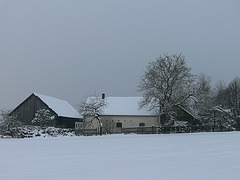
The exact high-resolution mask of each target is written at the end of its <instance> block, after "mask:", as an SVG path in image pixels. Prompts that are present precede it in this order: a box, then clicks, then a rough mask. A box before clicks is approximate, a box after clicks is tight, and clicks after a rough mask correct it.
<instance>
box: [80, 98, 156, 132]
mask: <svg viewBox="0 0 240 180" xmlns="http://www.w3.org/2000/svg"><path fill="white" fill-rule="evenodd" d="M102 98H104V100H105V104H106V106H105V107H103V109H102V113H101V116H100V121H99V120H98V119H97V118H95V119H94V117H88V118H86V119H85V122H90V121H92V120H93V121H92V123H90V124H88V123H86V124H87V125H86V126H85V128H86V129H96V128H99V127H100V123H102V125H103V129H104V131H105V132H108V133H119V132H121V128H130V127H152V126H155V127H157V126H159V121H158V115H157V114H155V113H154V112H153V111H148V110H147V109H139V105H138V103H139V102H140V101H141V97H107V98H105V95H103V96H102ZM79 127H81V126H79V123H76V129H78V128H79Z"/></svg>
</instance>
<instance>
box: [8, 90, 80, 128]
mask: <svg viewBox="0 0 240 180" xmlns="http://www.w3.org/2000/svg"><path fill="white" fill-rule="evenodd" d="M39 109H46V110H49V111H50V112H51V114H52V115H53V116H55V120H56V124H55V126H56V127H62V128H74V127H75V122H82V121H83V117H82V116H81V115H80V114H79V112H78V111H77V110H76V109H75V108H73V107H72V106H71V105H70V104H69V103H68V102H67V101H65V100H61V99H57V98H54V97H50V96H45V95H42V94H38V93H32V94H31V95H30V96H29V97H28V98H27V99H25V100H24V101H23V102H22V103H21V104H20V105H18V106H17V107H16V108H15V109H14V110H13V111H12V112H11V113H10V115H16V116H17V117H18V118H19V119H20V120H21V121H22V122H23V123H24V124H31V121H32V120H33V119H34V117H35V113H36V112H37V111H38V110H39Z"/></svg>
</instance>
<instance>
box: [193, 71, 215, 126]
mask: <svg viewBox="0 0 240 180" xmlns="http://www.w3.org/2000/svg"><path fill="white" fill-rule="evenodd" d="M196 107H197V115H198V118H199V119H200V120H201V122H202V123H203V124H205V125H207V124H208V123H209V121H210V120H212V117H213V109H214V99H213V89H212V87H211V78H210V77H209V76H206V75H205V74H203V73H201V74H200V75H199V76H198V77H197V83H196Z"/></svg>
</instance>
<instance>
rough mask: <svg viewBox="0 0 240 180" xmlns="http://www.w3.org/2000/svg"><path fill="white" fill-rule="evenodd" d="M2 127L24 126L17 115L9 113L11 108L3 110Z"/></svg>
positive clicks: (0, 121)
mask: <svg viewBox="0 0 240 180" xmlns="http://www.w3.org/2000/svg"><path fill="white" fill-rule="evenodd" d="M0 113H1V115H0V117H1V120H0V123H1V127H2V128H3V129H7V130H9V129H11V128H16V127H20V126H22V122H21V121H20V120H19V118H18V116H17V115H9V113H10V110H1V112H0Z"/></svg>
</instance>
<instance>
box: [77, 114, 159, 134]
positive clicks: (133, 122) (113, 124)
mask: <svg viewBox="0 0 240 180" xmlns="http://www.w3.org/2000/svg"><path fill="white" fill-rule="evenodd" d="M92 120H93V118H92V117H88V118H86V119H85V122H86V123H85V129H96V128H97V129H98V128H99V127H100V124H99V121H98V120H97V119H94V120H93V121H92ZM90 121H92V122H91V123H90ZM101 121H102V123H103V129H104V130H105V131H108V132H111V133H118V132H119V128H118V127H117V123H122V128H131V127H139V125H140V123H144V125H145V127H152V126H154V127H157V126H159V122H158V117H157V116H101ZM78 127H81V126H80V125H78V126H76V128H77V129H78Z"/></svg>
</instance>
